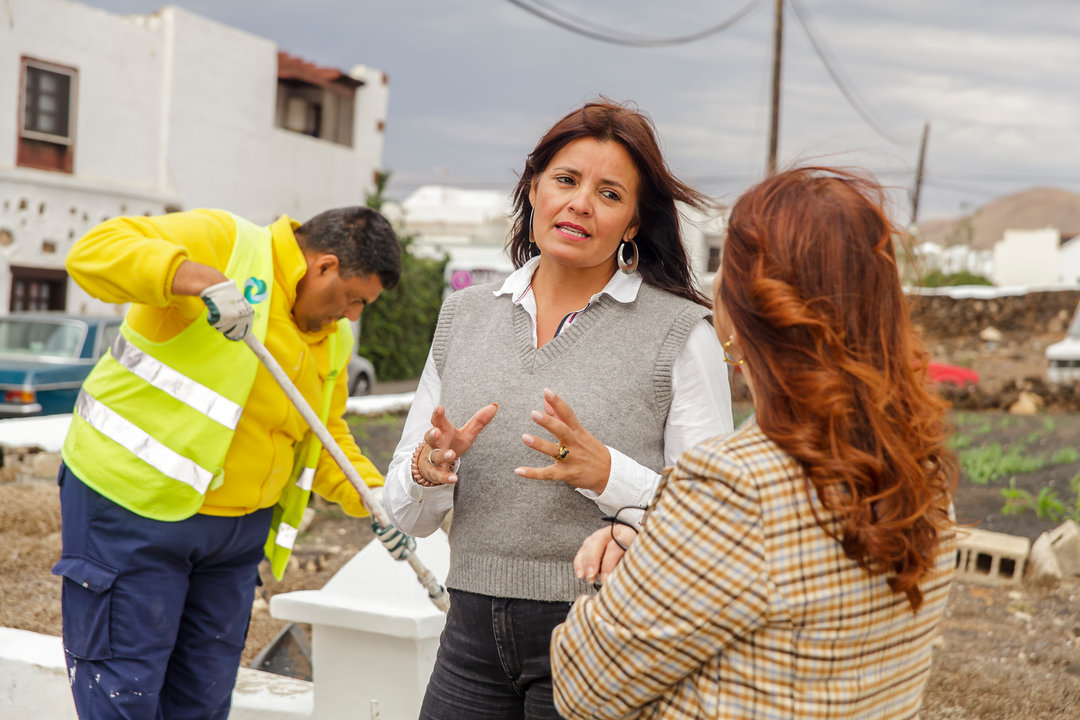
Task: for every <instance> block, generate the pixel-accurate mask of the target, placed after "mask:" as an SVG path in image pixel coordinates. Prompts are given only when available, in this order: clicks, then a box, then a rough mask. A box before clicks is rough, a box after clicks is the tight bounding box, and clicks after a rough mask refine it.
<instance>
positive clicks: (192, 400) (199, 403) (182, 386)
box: [112, 334, 244, 430]
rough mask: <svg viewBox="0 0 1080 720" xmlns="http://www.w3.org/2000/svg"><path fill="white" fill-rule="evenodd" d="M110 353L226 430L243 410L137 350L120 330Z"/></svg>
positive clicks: (237, 421)
mask: <svg viewBox="0 0 1080 720" xmlns="http://www.w3.org/2000/svg"><path fill="white" fill-rule="evenodd" d="M112 353H113V357H115V358H116V360H117V362H119V363H120V364H121V365H123V366H124V367H126V368H127V369H128V370H130V371H131V372H133V373H135V374H136V375H138V376H139V377H141V378H142V379H143V380H145V381H146V382H148V383H150V384H151V385H153V386H154V387H156V388H158V389H160V390H163V391H165V392H166V393H168V394H169V395H171V396H173V397H174V398H176V399H177V400H179V401H180V402H182V403H184V404H185V405H187V406H188V407H190V408H192V409H193V410H197V411H199V412H200V413H202V414H203V415H206V416H207V417H208V418H210V419H211V420H213V421H214V422H217V423H219V424H221V425H224V426H225V427H227V428H229V429H230V430H235V429H236V425H237V423H239V422H240V414H241V413H242V412H243V411H244V408H243V406H241V405H238V404H237V403H234V402H233V401H232V400H230V399H229V398H227V397H225V396H224V395H221V394H219V393H217V392H215V391H213V390H211V389H210V388H208V387H206V386H205V385H203V384H202V383H200V382H198V381H196V380H192V379H191V378H189V377H188V376H186V375H183V374H181V373H180V372H178V371H176V370H174V369H173V368H171V367H169V366H168V365H166V364H165V363H163V362H161V361H160V360H158V359H157V358H155V357H154V356H153V355H150V354H148V353H146V352H144V351H143V350H140V349H139V348H137V347H136V346H135V345H133V344H132V343H130V342H128V339H127V338H126V337H124V336H123V335H122V334H120V335H117V336H116V340H115V342H113V346H112Z"/></svg>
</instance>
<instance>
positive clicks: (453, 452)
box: [417, 403, 499, 485]
mask: <svg viewBox="0 0 1080 720" xmlns="http://www.w3.org/2000/svg"><path fill="white" fill-rule="evenodd" d="M498 409H499V404H498V403H491V404H490V405H485V406H484V407H482V408H480V409H479V410H477V411H476V413H475V414H474V415H473V416H472V417H471V418H469V420H468V422H466V423H465V424H464V425H462V426H461V427H460V428H458V427H454V423H452V422H450V420H449V418H447V417H446V408H444V407H443V406H442V405H437V406H435V409H434V410H433V411H432V413H431V427H430V428H429V429H428V431H427V432H426V433H424V443H426V445H427V447H428V448H430V449H429V450H427V451H424V452H421V453H420V456H419V457H418V458H417V466H418V468H419V470H420V474H421V475H422V476H423V477H424V479H425V480H427V481H428V482H433V483H437V484H439V485H452V484H454V483H456V482H457V481H458V476H457V474H455V473H454V472H452V470H453V469H454V461H455V460H457V459H458V458H460V457H461V456H462V455H464V454H465V452H466V451H467V450H468V449H469V448H471V447H472V444H473V442H475V440H476V437H477V435H479V434H480V431H481V430H483V429H484V428H485V427H487V424H488V423H489V422H491V420H492V418H494V417H495V413H496V412H497V411H498Z"/></svg>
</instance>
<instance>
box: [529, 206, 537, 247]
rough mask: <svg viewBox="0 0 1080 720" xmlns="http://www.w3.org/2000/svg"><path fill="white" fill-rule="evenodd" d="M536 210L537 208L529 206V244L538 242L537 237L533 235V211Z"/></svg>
mask: <svg viewBox="0 0 1080 720" xmlns="http://www.w3.org/2000/svg"><path fill="white" fill-rule="evenodd" d="M535 210H536V209H535V208H529V244H530V245H535V244H536V238H534V237H533V229H532V225H533V212H535Z"/></svg>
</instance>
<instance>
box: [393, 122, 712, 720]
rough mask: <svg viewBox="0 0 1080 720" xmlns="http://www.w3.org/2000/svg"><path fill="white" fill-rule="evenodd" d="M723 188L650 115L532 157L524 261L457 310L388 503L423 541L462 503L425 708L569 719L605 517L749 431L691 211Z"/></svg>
mask: <svg viewBox="0 0 1080 720" xmlns="http://www.w3.org/2000/svg"><path fill="white" fill-rule="evenodd" d="M703 200H704V198H702V197H701V196H700V195H699V194H698V193H697V192H695V191H694V190H693V189H692V188H690V187H688V186H687V185H685V184H683V183H682V182H680V181H679V180H678V179H677V178H676V177H675V176H674V175H673V174H672V173H671V171H670V170H669V169H668V168H667V165H666V164H665V162H664V159H663V156H662V155H661V154H660V148H659V146H658V143H657V140H656V136H655V133H654V131H653V127H652V124H651V123H650V121H649V120H648V118H646V117H645V116H644V115H642V114H641V113H640V112H638V111H636V110H634V109H631V108H628V107H624V106H621V105H615V104H612V103H608V102H596V103H588V104H587V105H585V106H583V107H581V108H578V109H577V110H574V111H573V112H571V113H569V114H567V115H566V116H565V117H563V118H562V119H560V120H559V121H558V122H556V123H555V125H553V126H552V127H551V129H549V130H548V131H547V132H546V133H545V134H544V136H543V137H542V138H541V139H540V141H539V142H538V143H537V144H536V147H535V148H534V149H533V151H532V153H530V154H529V157H528V159H527V160H526V162H525V167H524V170H523V171H522V174H521V179H520V181H519V182H518V185H517V188H516V189H515V190H514V229H513V234H512V236H511V238H510V241H509V248H508V249H509V251H510V255H511V257H512V259H513V261H514V264H515V266H517V268H518V269H517V270H516V271H515V272H514V273H513V274H512V275H511V276H510V277H509V278H507V279H506V281H505V282H504V283H502V284H498V285H488V286H481V287H470V288H466V289H465V290H461V291H458V292H456V293H454V294H452V295H450V296H449V297H448V298H447V299H446V301H445V302H444V303H443V308H442V312H441V313H440V316H439V324H438V327H437V329H436V331H435V337H434V339H433V340H432V344H431V354H430V356H429V358H428V363H427V365H426V366H425V368H424V372H423V375H422V376H421V379H420V385H419V387H418V388H417V392H416V398H415V400H414V402H413V406H412V409H411V410H410V412H409V417H408V419H407V420H406V423H405V428H404V430H403V432H402V438H401V442H400V444H399V445H398V449H397V451H396V452H395V456H394V460H393V461H392V462H391V465H390V468H389V470H388V471H387V482H386V492H385V496H384V499H385V503H386V509H387V512H388V513H389V514H390V516H391V519H392V520H393V521H394V524H395V525H396V526H397V527H398V528H400V529H401V530H403V531H404V532H407V533H409V534H413V535H428V534H430V533H431V532H433V531H434V530H436V529H437V528H438V527H439V525H440V524H441V523H442V521H443V517H444V516H445V515H446V513H447V512H448V511H449V510H450V509H451V507H452V508H453V511H454V519H453V523H452V526H451V528H450V573H449V575H448V576H447V579H446V585H447V587H448V588H450V612H449V614H448V615H447V619H446V627H445V629H444V630H443V634H442V638H441V640H440V646H439V654H438V657H437V658H436V661H435V668H434V670H433V672H432V674H431V679H430V681H429V682H428V688H427V694H426V696H425V698H424V702H423V707H422V709H421V713H420V717H421V718H422V719H423V720H480V719H485V720H487V719H490V720H512V719H514V718H519V719H521V718H529V719H530V720H540V719H541V718H552V719H554V718H557V717H558V715H557V713H556V711H555V706H554V702H553V700H552V696H551V660H550V657H549V648H550V644H551V630H552V629H553V628H554V627H555V626H556V625H558V624H559V623H560V622H562V621H563V620H565V619H566V613H567V611H568V610H569V609H570V604H571V603H572V602H573V601H574V599H575V598H577V596H578V595H580V594H582V593H586V592H591V591H593V588H592V586H591V585H590V584H589V583H586V582H585V581H584V580H583V579H581V578H579V577H577V576H576V574H575V572H574V566H573V560H574V554H575V552H576V551H577V549H578V547H579V546H580V545H581V542H582V541H583V540H584V539H585V538H586V537H588V536H589V534H591V533H592V532H593V531H594V530H596V529H599V528H602V527H604V526H605V525H606V523H605V521H604V516H605V515H618V516H619V518H620V519H623V520H626V521H627V522H630V523H631V524H632V523H634V522H635V521H636V520H637V519H639V518H640V516H641V513H642V511H643V510H644V507H645V506H646V505H647V504H648V502H649V500H650V499H651V498H652V496H653V495H654V494H655V490H656V486H657V484H658V483H659V480H660V470H661V469H662V468H663V467H664V466H665V465H667V464H669V463H671V462H673V461H674V459H675V458H676V457H678V455H679V454H680V453H682V451H683V450H685V449H687V448H688V447H692V446H693V445H695V444H697V443H699V442H701V441H703V440H706V439H707V438H709V437H712V436H713V435H714V434H716V433H717V432H720V431H725V430H727V431H730V430H731V429H732V428H731V408H730V398H729V395H728V387H727V382H726V378H723V377H720V376H718V375H716V373H714V372H712V368H713V367H715V365H716V364H717V363H719V364H722V363H723V350H722V349H721V347H720V343H719V342H718V340H717V337H716V334H715V333H714V332H713V330H712V327H711V326H710V325H709V322H708V320H707V319H706V318H707V317H708V316H709V315H710V312H709V309H708V300H707V298H706V297H705V295H704V294H703V293H701V292H700V291H699V290H698V289H697V287H696V285H695V284H694V280H693V275H692V273H691V270H690V263H689V260H688V258H687V254H686V250H685V248H684V247H683V244H682V239H681V237H680V231H679V216H678V210H677V208H676V204H675V203H676V201H683V202H686V203H689V204H691V205H700V204H701V203H702V202H703ZM496 403H497V404H498V412H497V414H496ZM478 408H479V409H478ZM459 461H460V462H459ZM534 466H535V467H534ZM625 507H630V508H636V512H635V511H634V510H633V509H632V510H630V511H623V512H620V510H622V509H623V508H625Z"/></svg>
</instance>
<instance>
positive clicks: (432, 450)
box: [427, 448, 440, 465]
mask: <svg viewBox="0 0 1080 720" xmlns="http://www.w3.org/2000/svg"><path fill="white" fill-rule="evenodd" d="M436 450H438V448H431V449H430V450H428V453H427V461H428V464H429V465H439V464H440V463H437V462H435V461H434V460H432V459H431V454H432V453H433V452H435V451H436Z"/></svg>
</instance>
